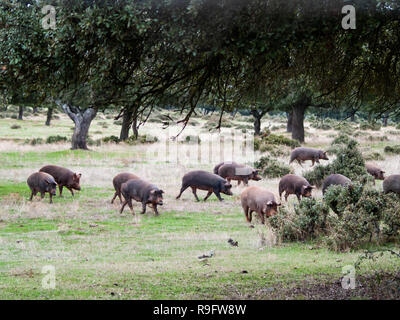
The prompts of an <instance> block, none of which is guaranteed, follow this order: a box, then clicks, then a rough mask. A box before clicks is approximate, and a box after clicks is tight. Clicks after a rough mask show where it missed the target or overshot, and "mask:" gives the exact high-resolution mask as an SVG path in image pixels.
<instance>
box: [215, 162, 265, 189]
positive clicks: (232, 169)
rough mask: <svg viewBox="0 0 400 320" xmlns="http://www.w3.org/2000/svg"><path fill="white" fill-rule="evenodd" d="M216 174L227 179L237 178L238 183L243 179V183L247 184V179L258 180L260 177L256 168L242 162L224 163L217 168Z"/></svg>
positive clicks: (229, 180)
mask: <svg viewBox="0 0 400 320" xmlns="http://www.w3.org/2000/svg"><path fill="white" fill-rule="evenodd" d="M218 175H219V176H221V177H222V178H224V179H226V180H228V182H229V183H230V182H231V180H237V182H238V185H239V184H240V182H242V181H243V184H244V185H248V183H249V180H255V181H259V180H261V177H260V176H259V174H258V170H256V169H253V168H252V167H249V166H246V165H244V164H238V163H225V164H223V165H222V166H220V167H219V169H218Z"/></svg>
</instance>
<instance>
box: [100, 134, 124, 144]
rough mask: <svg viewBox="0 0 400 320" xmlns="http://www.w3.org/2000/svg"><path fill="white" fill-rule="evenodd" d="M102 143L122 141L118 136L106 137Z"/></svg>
mask: <svg viewBox="0 0 400 320" xmlns="http://www.w3.org/2000/svg"><path fill="white" fill-rule="evenodd" d="M102 141H103V142H104V143H119V142H120V140H119V138H118V137H117V136H109V137H104V138H103V139H102Z"/></svg>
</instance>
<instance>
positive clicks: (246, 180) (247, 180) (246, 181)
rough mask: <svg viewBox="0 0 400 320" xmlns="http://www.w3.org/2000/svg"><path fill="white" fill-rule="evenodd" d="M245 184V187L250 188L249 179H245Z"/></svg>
mask: <svg viewBox="0 0 400 320" xmlns="http://www.w3.org/2000/svg"><path fill="white" fill-rule="evenodd" d="M239 181H240V180H239ZM243 184H244V185H245V186H248V185H249V179H247V178H243Z"/></svg>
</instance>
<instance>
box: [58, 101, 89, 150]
mask: <svg viewBox="0 0 400 320" xmlns="http://www.w3.org/2000/svg"><path fill="white" fill-rule="evenodd" d="M57 104H59V105H60V104H61V103H60V102H57ZM61 108H62V109H63V110H64V112H65V113H66V114H67V115H68V116H69V117H70V118H71V120H72V121H74V123H75V128H74V133H73V135H72V146H71V149H72V150H76V149H83V150H88V147H87V143H86V139H87V136H88V133H89V127H90V123H91V122H92V120H93V119H94V118H95V117H96V114H97V109H94V108H87V109H85V110H81V109H79V108H78V107H73V106H69V105H68V104H62V106H61Z"/></svg>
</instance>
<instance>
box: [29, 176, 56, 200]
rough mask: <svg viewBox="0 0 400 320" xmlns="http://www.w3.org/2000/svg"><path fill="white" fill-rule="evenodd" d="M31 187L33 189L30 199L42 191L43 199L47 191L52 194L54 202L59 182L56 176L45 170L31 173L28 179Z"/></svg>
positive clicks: (51, 197) (51, 198)
mask: <svg viewBox="0 0 400 320" xmlns="http://www.w3.org/2000/svg"><path fill="white" fill-rule="evenodd" d="M26 182H27V184H28V186H29V188H30V189H31V192H32V194H31V197H30V199H29V200H30V201H32V198H33V196H36V194H37V193H38V192H40V197H41V198H42V199H43V198H44V196H45V194H46V192H48V193H49V195H50V203H53V196H55V195H56V190H57V183H56V181H55V180H54V178H53V177H52V176H51V175H49V174H47V173H45V172H35V173H33V174H31V175H30V176H29V178H28V180H27V181H26Z"/></svg>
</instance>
